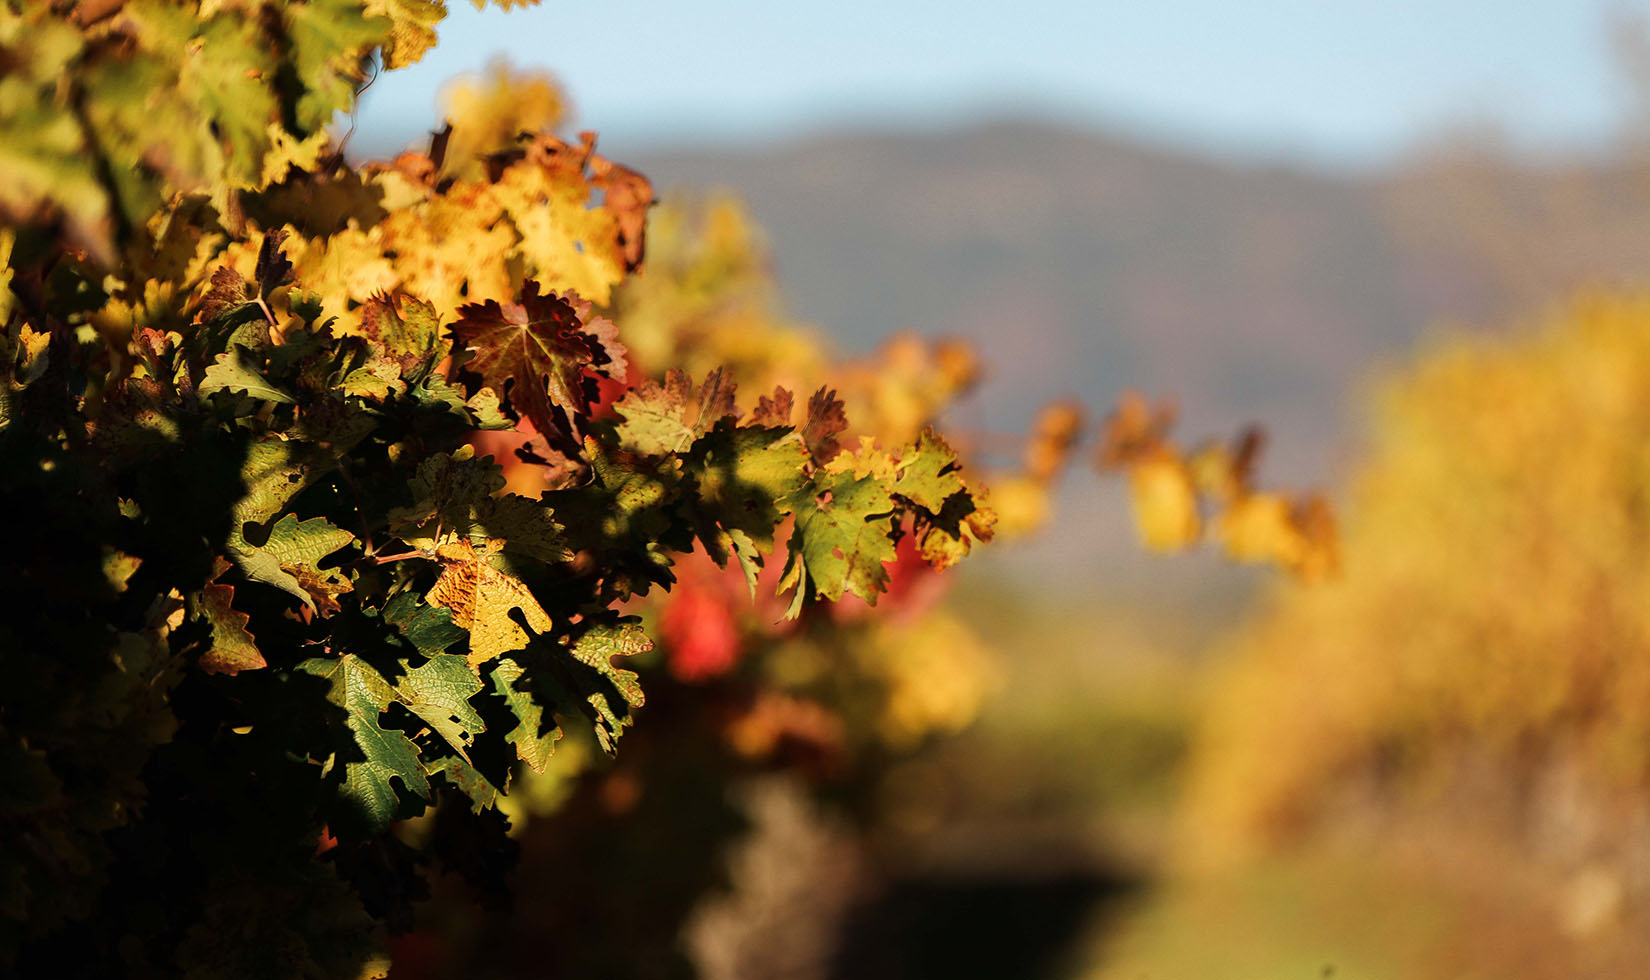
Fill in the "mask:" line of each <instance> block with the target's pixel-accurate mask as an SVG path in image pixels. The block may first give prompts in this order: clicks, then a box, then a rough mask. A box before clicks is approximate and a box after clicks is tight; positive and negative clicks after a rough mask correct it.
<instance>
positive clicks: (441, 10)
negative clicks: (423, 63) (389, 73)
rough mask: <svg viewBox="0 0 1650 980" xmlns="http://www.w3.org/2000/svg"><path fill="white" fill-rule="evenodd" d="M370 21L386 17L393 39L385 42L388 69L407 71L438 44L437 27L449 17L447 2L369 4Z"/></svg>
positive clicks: (384, 0) (378, 0) (375, 0)
mask: <svg viewBox="0 0 1650 980" xmlns="http://www.w3.org/2000/svg"><path fill="white" fill-rule="evenodd" d="M362 10H363V11H365V12H366V14H367V16H369V17H385V18H388V19H389V22H390V36H389V38H388V39H386V40H385V42H384V67H385V68H386V69H390V70H393V69H396V68H405V67H406V66H408V65H410V64H412V63H414V62H416V61H418V60H419V59H420V58H422V57H424V52H426V51H428V50H429V49H430V48H431V47H432V46H433V45H434V44H435V25H437V24H439V23H441V18H443V17H445V16H447V5H446V4H445V3H444V2H443V0H366V3H365V4H364V5H363V6H362Z"/></svg>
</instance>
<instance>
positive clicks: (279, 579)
mask: <svg viewBox="0 0 1650 980" xmlns="http://www.w3.org/2000/svg"><path fill="white" fill-rule="evenodd" d="M243 540H244V539H243ZM354 540H355V535H353V534H351V533H350V532H348V531H346V530H344V529H342V528H339V527H334V526H333V525H332V524H330V523H328V522H327V521H326V520H325V519H324V518H320V517H312V518H310V519H309V520H307V521H300V520H298V515H296V514H288V515H286V516H285V517H283V518H281V519H280V520H279V521H277V522H276V523H275V526H274V527H272V528H270V529H269V538H268V540H266V541H265V542H264V543H263V544H262V545H261V546H253V545H251V544H250V543H248V544H247V545H246V546H245V547H244V548H243V549H242V550H241V552H240V554H239V555H237V556H236V558H237V562H236V563H237V564H238V565H240V568H241V571H242V573H244V574H245V575H246V577H247V578H249V579H252V580H253V581H255V582H263V583H265V584H267V585H273V586H275V587H276V588H278V589H283V590H285V591H287V592H290V593H291V594H293V595H295V596H297V597H298V598H300V599H302V600H304V604H305V605H307V606H309V608H311V609H315V608H316V603H317V601H319V602H320V603H322V605H323V607H324V608H323V609H322V611H324V612H325V611H335V610H336V609H337V608H338V605H337V603H336V602H335V601H333V599H332V596H334V595H337V594H339V593H341V592H348V591H350V589H351V588H352V586H351V584H350V582H349V580H348V579H347V578H345V577H344V576H343V574H342V573H341V572H339V571H338V570H336V569H325V570H323V569H322V568H321V567H320V562H321V560H322V559H324V558H326V557H327V556H328V555H330V554H332V553H333V552H335V551H337V550H338V549H340V548H342V547H344V546H345V545H347V544H349V543H350V542H351V541H354ZM328 607H329V608H328Z"/></svg>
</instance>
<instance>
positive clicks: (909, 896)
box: [829, 871, 1145, 980]
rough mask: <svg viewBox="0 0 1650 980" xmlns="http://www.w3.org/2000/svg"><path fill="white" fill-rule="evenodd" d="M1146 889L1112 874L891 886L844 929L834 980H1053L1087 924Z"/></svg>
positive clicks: (920, 880)
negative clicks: (976, 979) (1008, 979)
mask: <svg viewBox="0 0 1650 980" xmlns="http://www.w3.org/2000/svg"><path fill="white" fill-rule="evenodd" d="M1144 884H1145V882H1144V881H1143V880H1141V879H1139V878H1137V877H1133V876H1129V875H1124V874H1121V873H1114V872H1095V871H1066V872H1060V873H1058V874H1053V875H1047V876H1042V877H1022V876H1013V877H1011V876H1007V875H991V876H955V875H943V876H941V875H933V876H924V877H916V878H907V879H904V880H902V881H898V882H894V883H892V884H891V885H890V886H889V887H888V888H887V889H886V890H885V891H884V892H883V893H882V894H881V895H880V896H879V897H877V898H876V899H874V900H872V901H870V902H868V903H866V904H864V905H861V906H860V907H859V908H857V909H855V911H854V912H853V913H852V914H851V915H850V916H849V917H848V920H847V922H846V923H845V924H844V926H843V930H842V938H841V943H840V945H839V947H838V950H837V954H836V957H835V959H834V961H833V962H832V964H831V971H830V974H829V975H830V976H831V977H833V978H840V980H878V978H884V977H886V978H890V980H892V978H904V980H921V978H925V977H935V978H940V977H944V978H948V980H957V978H961V977H982V978H983V977H991V978H1003V977H1015V978H1024V980H1033V978H1038V977H1053V976H1057V975H1058V971H1059V970H1060V968H1061V967H1062V966H1063V965H1064V964H1065V963H1066V961H1067V959H1068V956H1069V954H1070V953H1071V952H1072V948H1073V944H1074V943H1075V942H1077V941H1078V940H1080V939H1081V938H1082V937H1083V936H1084V935H1085V934H1086V933H1087V932H1088V931H1089V930H1090V929H1091V928H1092V925H1093V919H1094V917H1095V916H1096V915H1097V914H1099V913H1101V912H1102V911H1104V909H1105V908H1106V907H1107V906H1112V907H1121V906H1122V904H1123V903H1124V902H1125V901H1126V900H1127V899H1129V898H1131V897H1133V896H1135V895H1137V894H1139V892H1140V890H1141V889H1142V887H1143V886H1144Z"/></svg>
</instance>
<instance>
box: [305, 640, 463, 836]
mask: <svg viewBox="0 0 1650 980" xmlns="http://www.w3.org/2000/svg"><path fill="white" fill-rule="evenodd" d="M298 669H299V670H301V671H304V672H306V673H310V674H314V675H315V676H317V677H320V678H323V679H325V680H327V681H330V682H331V685H332V687H331V691H330V693H329V695H328V699H329V700H330V701H332V703H333V704H336V705H338V706H339V707H341V708H343V709H344V712H345V717H346V724H347V725H348V727H349V731H350V733H351V735H352V737H353V740H354V743H355V746H356V747H357V748H358V749H360V751H361V754H362V755H363V756H364V758H362V759H359V760H355V759H351V760H347V761H345V763H344V779H343V783H342V785H341V786H340V788H339V793H340V795H341V796H342V797H343V798H344V799H345V800H346V801H348V802H349V803H351V804H353V806H354V807H355V808H356V810H357V811H358V813H357V815H358V816H359V817H360V819H361V821H362V823H363V824H365V829H366V830H367V831H368V832H369V833H377V832H379V831H381V830H383V829H384V828H385V827H387V826H389V823H390V821H391V820H393V819H395V817H396V816H397V814H398V812H399V810H400V807H401V798H400V797H399V796H398V795H397V794H396V789H395V781H396V780H400V782H401V786H402V788H403V789H405V790H407V791H408V792H410V793H416V794H418V795H419V796H421V797H423V798H424V799H426V800H428V799H429V798H430V781H429V778H428V776H427V775H426V773H425V771H424V767H423V765H422V764H421V763H420V762H419V759H418V746H417V745H416V744H414V743H413V741H412V740H411V739H409V738H408V737H407V736H406V735H404V734H402V733H401V732H399V731H397V730H395V729H393V728H390V729H386V728H384V727H383V726H381V725H380V724H379V723H378V722H379V718H380V716H381V715H383V713H384V710H385V709H386V708H388V707H389V706H390V703H391V702H392V701H394V700H395V690H394V689H393V688H392V687H391V686H390V684H389V682H388V681H386V680H384V677H383V675H382V674H380V673H379V672H378V671H377V670H375V669H374V668H373V667H372V666H371V665H369V664H368V663H367V662H366V661H364V660H362V659H361V658H360V657H357V656H355V655H354V654H348V653H346V654H344V655H343V656H341V657H337V658H331V657H316V658H313V659H310V660H306V661H304V662H303V663H301V664H299V665H298Z"/></svg>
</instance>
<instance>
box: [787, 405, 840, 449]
mask: <svg viewBox="0 0 1650 980" xmlns="http://www.w3.org/2000/svg"><path fill="white" fill-rule="evenodd" d="M787 414H789V413H787ZM847 428H848V417H847V416H846V415H844V414H843V412H842V401H841V399H839V398H837V396H836V392H835V391H831V390H829V389H826V388H824V387H821V388H820V389H819V390H818V391H816V392H814V394H813V397H812V398H809V399H808V418H807V420H806V421H804V422H803V423H802V441H803V442H805V443H807V444H808V452H809V453H810V454H812V456H813V458H814V462H815V463H826V462H829V461H830V460H831V459H832V458H833V457H835V456H836V454H837V451H838V450H839V449H841V443H840V442H839V441H838V439H837V437H838V436H840V435H841V434H842V433H843V431H844V430H846V429H847Z"/></svg>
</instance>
